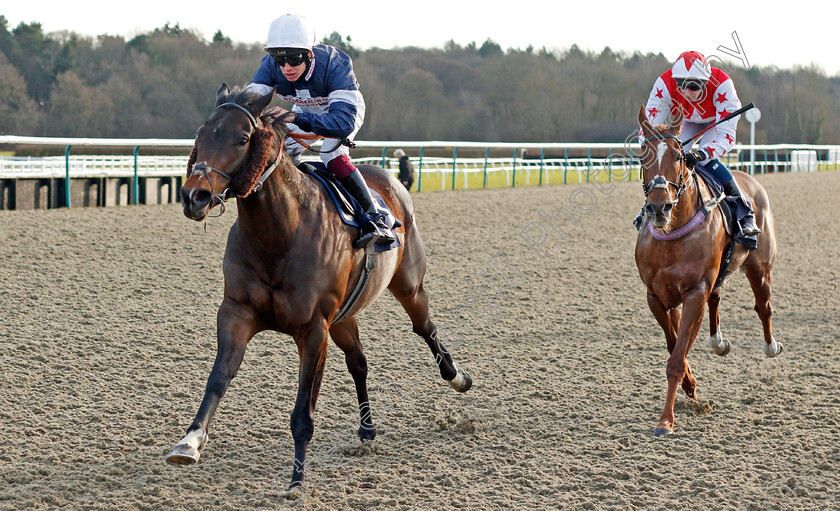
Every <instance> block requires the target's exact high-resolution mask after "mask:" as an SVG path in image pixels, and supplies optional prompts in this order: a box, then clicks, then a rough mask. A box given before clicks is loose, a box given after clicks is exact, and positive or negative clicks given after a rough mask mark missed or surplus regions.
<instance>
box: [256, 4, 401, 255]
mask: <svg viewBox="0 0 840 511" xmlns="http://www.w3.org/2000/svg"><path fill="white" fill-rule="evenodd" d="M265 50H266V52H268V55H266V56H265V57H263V59H262V61H260V67H259V69H257V71H256V73H254V77H253V79H252V80H251V83H250V84H249V85H248V90H251V91H254V92H259V93H261V94H266V93H268V92H270V91H271V89H272V87H274V86H277V93H278V95H280V97H281V99H283V100H285V101H288V102H290V103H292V104H293V106H292V111H291V112H289V111H287V110H285V109H282V108H280V107H274V108H272V109H270V110H268V111H267V112H266V114H267V115H268V116H270V117H272V118H274V119H275V120H278V119H279V120H281V121H284V122H286V123H288V124H289V125H290V126H289V128H290V129H291V131H292V132H295V133H307V132H308V133H316V134H318V135H321V136H324V137H332V138H335V139H338V140H326V141H324V143H323V144H322V148H327V149H328V150H329V148H333V147H334V149H333V150H332V151H329V152H322V153H321V160H322V161H323V162H324V165H326V166H327V169H328V170H329V171H330V172H332V173H333V174H335V177H337V178H338V179H339V181H341V184H342V185H344V187H345V188H347V191H349V192H350V193H351V194H353V197H355V199H356V200H357V201H359V204H361V205H362V207H363V208H364V209H365V213H366V214H367V215H368V216H369V217H370V218H371V219H372V221H371V222H369V223H368V224H366V225H364V226H362V233H361V236H360V238H359V240H357V241H356V242H355V243H354V245H355V246H356V247H364V246H367V245H368V244H369V243H374V242H375V243H379V244H384V245H389V244H391V243H393V242H394V237H393V236H392V234H391V232H390V231H389V230H388V228H387V227H386V226H385V223H384V222H383V220H382V216H381V215H380V214H379V213H378V212H377V210H376V206H375V205H374V203H373V199H372V198H371V195H370V190H368V187H367V183H365V180H364V178H363V177H362V174H361V172H359V170H358V169H357V168H356V166H355V165H353V163H352V162H351V161H350V156H349V154H350V151H349V149H348V148H347V147H346V146H344V145H342V144H341V143H340V142H339V140H340V139H344V138H351V137H353V136H354V135H355V134H356V133H358V131H359V129H360V128H361V127H362V123H363V122H364V116H365V100H364V98H362V94H361V92H359V83H358V82H357V81H356V76H355V74H354V73H353V62H352V61H351V59H350V57H349V56H348V55H347V54H346V53H344V52H342V51H341V50H339V49H337V48H335V47H332V46H329V45H326V44H318V45H316V44H315V31H314V30H313V29H312V27H311V26H310V25H309V23H308V21H307V20H306V18H304V17H302V16H297V15H294V14H286V15H284V16H280V17H279V18H277V19H276V20H274V21H273V22H272V23H271V26H270V27H269V29H268V41H267V43H266V45H265ZM285 144H286V150H287V151H288V153H289V155H290V156H291V157H292V158H293V159H294V160H295V163H296V164H297V163H299V160H300V153H301V152H303V149H304V147H303V146H302V145H300V144H299V143H297V142H296V141H295V140H293V139H291V138H288V137H287V138H286V141H285ZM322 150H323V149H322Z"/></svg>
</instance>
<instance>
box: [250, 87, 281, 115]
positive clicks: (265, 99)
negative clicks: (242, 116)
mask: <svg viewBox="0 0 840 511" xmlns="http://www.w3.org/2000/svg"><path fill="white" fill-rule="evenodd" d="M275 92H277V86H276V85H275V86H274V87H273V88H272V89H271V90H270V91H269V92H268V93H267V94H265V95H263V96H260V98H259V99H256V100H254V102H253V103H251V104H250V105H248V106H249V107H250V108H251V110H252V111H253V112H252V113H253V114H254V117H259V116H260V115H262V113H263V110H265V107H267V106H268V105H269V103H271V100H272V99H274V93H275Z"/></svg>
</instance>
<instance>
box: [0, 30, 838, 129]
mask: <svg viewBox="0 0 840 511" xmlns="http://www.w3.org/2000/svg"><path fill="white" fill-rule="evenodd" d="M325 41H327V42H330V43H331V44H334V45H337V46H340V47H342V48H343V49H345V51H347V52H348V53H350V54H351V56H352V57H353V59H354V64H355V69H356V74H357V77H358V79H359V82H360V83H361V85H362V92H363V93H364V96H365V100H366V102H367V115H366V121H365V126H364V128H363V129H362V131H361V132H360V134H359V135H358V138H359V139H365V140H460V141H504V142H514V141H516V142H616V141H622V140H624V139H625V137H626V136H627V134H628V133H630V132H631V131H632V130H633V129H634V128H635V126H636V122H635V119H636V116H637V114H638V111H639V108H640V106H641V105H643V104H644V103H645V101H646V100H647V96H648V93H649V91H650V88H651V86H652V84H653V81H654V80H655V78H656V77H657V76H658V75H659V74H660V73H662V72H663V71H664V70H666V69H667V68H668V67H669V66H670V65H671V62H669V61H668V60H666V59H665V58H664V57H663V56H662V55H661V54H658V55H654V54H647V55H643V54H640V53H634V54H632V55H627V54H624V53H616V52H613V51H612V50H610V49H609V48H605V49H604V50H603V51H602V52H600V53H590V52H584V51H581V50H580V49H579V48H578V47H577V46H572V47H571V48H570V49H568V50H564V51H562V52H560V51H551V50H547V49H545V48H543V49H539V50H536V49H534V48H532V47H529V48H526V49H524V50H522V49H513V48H512V49H507V50H503V49H502V48H501V47H500V46H499V45H498V44H496V43H495V42H493V41H492V40H490V39H488V40H487V41H485V42H484V43H483V44H481V45H480V46H479V45H477V44H475V43H473V44H470V45H467V46H460V45H458V44H455V43H454V42H452V41H450V42H449V43H447V44H445V45H444V47H443V48H436V49H419V48H399V49H393V50H383V49H371V50H367V51H357V50H356V49H355V48H353V46H352V44H351V40H350V38H349V37H348V38H346V39H345V38H343V37H341V35H339V34H337V33H333V34H331V35H330V36H329V37H328V38H326V39H325ZM263 54H264V53H263V50H262V48H261V45H259V44H242V43H234V42H233V41H231V40H230V38H228V37H226V36H224V35H223V34H222V33H221V32H217V33H216V34H215V35H214V37H213V39H212V40H210V41H207V40H205V39H203V38H202V37H201V36H200V35H198V34H195V33H194V32H192V31H190V30H185V29H182V28H181V27H180V26H179V25H175V26H170V25H169V24H167V25H165V26H164V27H162V28H159V29H156V30H154V31H152V32H149V33H146V34H141V35H138V36H136V37H134V38H132V39H130V40H126V39H124V38H123V37H120V36H109V35H100V36H98V37H96V38H91V37H87V36H80V35H78V34H75V33H72V32H69V33H68V32H58V33H51V34H44V33H43V31H42V30H41V26H40V24H38V23H29V24H26V23H21V24H20V25H18V26H17V27H15V28H13V29H11V28H10V27H9V26H8V22H7V20H6V18H5V17H3V16H0V91H2V93H0V134H14V135H38V136H72V137H132V138H134V137H136V138H147V137H154V138H190V137H192V135H193V134H194V132H195V129H196V128H197V127H198V126H199V125H200V124H201V123H202V122H203V121H204V119H205V118H206V117H207V115H209V113H210V111H211V110H212V108H213V105H214V100H215V92H216V90H217V89H218V87H219V85H220V83H221V82H222V81H226V82H228V83H229V84H231V85H233V84H245V83H247V82H248V81H249V80H250V78H251V76H252V74H253V72H254V70H255V69H256V66H257V63H258V62H259V60H260V58H262V56H263ZM726 70H727V72H728V73H729V74H730V75H731V76H732V77H733V79H734V80H735V83H736V86H737V88H738V92H739V95H740V97H741V99H742V101H743V102H744V103H747V102H749V101H754V102H755V103H756V104H757V105H758V106H759V108H760V109H761V112H762V118H761V121H760V122H759V123H758V124H757V126H756V142H758V143H781V142H784V143H810V144H838V143H840V76H835V77H828V76H826V74H825V73H824V72H823V71H822V70H820V69H818V68H814V67H798V68H795V69H793V70H782V69H777V68H774V67H768V68H760V67H755V66H753V67H751V68H749V69H743V68H742V67H739V66H737V65H734V64H733V65H731V66H730V67H729V68H728V69H726ZM747 127H748V124H747V123H746V121H742V124H741V129H742V132H741V140H742V141H745V140H744V136H745V134H746V133H747V129H748V128H747Z"/></svg>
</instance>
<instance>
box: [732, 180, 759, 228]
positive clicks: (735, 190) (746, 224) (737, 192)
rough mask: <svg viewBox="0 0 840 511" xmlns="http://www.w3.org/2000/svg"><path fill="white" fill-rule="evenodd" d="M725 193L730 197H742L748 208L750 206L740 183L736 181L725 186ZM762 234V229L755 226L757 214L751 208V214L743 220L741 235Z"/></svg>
mask: <svg viewBox="0 0 840 511" xmlns="http://www.w3.org/2000/svg"><path fill="white" fill-rule="evenodd" d="M723 193H725V194H726V195H727V196H728V197H736V198H737V197H740V198H741V200H742V201H744V203H745V204H746V205H747V206H750V203H749V202H748V201H747V198H746V197H744V194H743V193H741V189H740V188H739V187H738V182H737V181H735V180H734V179H733V180H732V181H730V182H728V183H724V184H723ZM760 232H761V229H759V228H758V226H757V225H756V224H755V214H754V213H753V212H752V208H751V207H750V212H749V213H747V215H746V216H745V217H744V218H742V219H741V235H742V236H754V235H756V234H758V233H760Z"/></svg>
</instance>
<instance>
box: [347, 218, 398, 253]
mask: <svg viewBox="0 0 840 511" xmlns="http://www.w3.org/2000/svg"><path fill="white" fill-rule="evenodd" d="M362 231H363V232H362V234H361V235H360V236H359V239H357V240H356V241H354V242H353V248H364V247H367V246H368V245H370V244H371V243H376V244H377V245H390V244H391V243H393V242H394V241H396V239H395V238H394V236H393V235H392V234H391V231H390V229H388V228H387V227H386V226H385V224H384V223H383V222H382V221H381V220H379V221H378V222H375V221H374V222H370V223H368V224H366V225H365V226H364V227H363V228H362Z"/></svg>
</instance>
